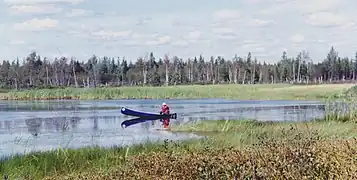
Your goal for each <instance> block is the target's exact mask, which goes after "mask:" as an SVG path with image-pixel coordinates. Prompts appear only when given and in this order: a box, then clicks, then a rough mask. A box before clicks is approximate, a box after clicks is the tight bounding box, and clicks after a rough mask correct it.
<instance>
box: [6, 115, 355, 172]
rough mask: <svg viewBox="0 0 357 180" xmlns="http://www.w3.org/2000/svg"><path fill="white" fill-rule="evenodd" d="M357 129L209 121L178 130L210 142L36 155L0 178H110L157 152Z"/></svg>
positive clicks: (11, 164) (341, 134) (340, 135)
mask: <svg viewBox="0 0 357 180" xmlns="http://www.w3.org/2000/svg"><path fill="white" fill-rule="evenodd" d="M356 130H357V129H356V127H355V126H354V124H353V122H339V121H313V122H296V123H293V122H257V121H249V120H235V121H232V120H231V121H227V120H222V121H203V122H200V123H197V124H187V125H184V126H179V127H176V128H174V127H173V128H172V131H175V132H194V133H198V134H200V135H208V138H204V139H199V140H186V141H182V142H171V143H170V142H164V143H145V144H142V145H135V146H128V147H113V148H109V149H102V148H99V147H94V148H81V149H76V150H68V149H58V150H54V151H48V152H40V153H31V154H29V155H25V156H14V157H11V158H10V159H9V160H2V161H0V174H1V175H4V174H7V175H9V176H10V178H11V179H13V178H15V177H32V178H34V179H42V178H44V177H46V176H52V177H57V178H59V177H62V176H70V175H75V176H76V175H78V174H80V173H81V172H84V173H92V172H96V173H95V174H100V173H104V174H106V173H110V172H113V171H116V170H118V169H126V167H128V166H129V164H131V163H132V160H131V158H135V157H136V156H141V155H146V154H147V155H148V154H150V153H153V152H154V153H155V152H156V153H160V152H161V153H173V152H174V153H178V154H185V153H187V152H200V151H202V150H204V149H207V148H209V149H222V148H225V147H234V148H238V149H242V150H243V149H245V148H247V147H252V146H256V145H257V144H264V143H268V142H272V141H274V140H282V141H285V142H290V141H291V142H292V141H293V140H294V139H296V138H297V137H298V136H299V138H300V139H309V138H311V137H314V136H316V135H317V134H318V135H319V137H320V138H322V139H328V138H333V139H346V138H351V137H356V135H357V134H356V133H357V131H356ZM143 168H144V167H143ZM146 168H149V167H146ZM117 178H118V177H117Z"/></svg>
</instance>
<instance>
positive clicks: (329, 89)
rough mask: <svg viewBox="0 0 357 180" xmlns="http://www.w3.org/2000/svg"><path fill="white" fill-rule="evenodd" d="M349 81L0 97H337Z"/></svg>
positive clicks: (30, 93) (68, 90)
mask: <svg viewBox="0 0 357 180" xmlns="http://www.w3.org/2000/svg"><path fill="white" fill-rule="evenodd" d="M352 86H353V84H326V85H306V86H305V85H288V84H275V85H272V84H264V85H192V86H188V85H185V86H169V87H120V88H78V89H76V88H66V89H41V90H24V91H10V92H9V93H6V94H2V99H15V100H30V99H167V98H169V99H170V98H171V99H172V98H179V99H192V98H227V99H245V100H248V99H259V100H263V99H275V100H279V99H289V100H293V99H298V100H306V99H309V100H314V99H315V100H317V99H326V98H330V97H339V96H340V95H342V94H343V93H344V92H345V91H346V90H348V89H349V88H351V87H352Z"/></svg>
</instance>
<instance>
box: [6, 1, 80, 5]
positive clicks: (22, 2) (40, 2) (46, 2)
mask: <svg viewBox="0 0 357 180" xmlns="http://www.w3.org/2000/svg"><path fill="white" fill-rule="evenodd" d="M84 1H85V0H4V3H6V4H10V5H15V4H23V5H25V4H53V3H71V4H78V3H81V2H84Z"/></svg>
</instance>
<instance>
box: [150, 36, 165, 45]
mask: <svg viewBox="0 0 357 180" xmlns="http://www.w3.org/2000/svg"><path fill="white" fill-rule="evenodd" d="M171 40H172V38H171V37H170V36H167V35H166V36H158V37H156V38H155V40H150V41H147V42H146V43H145V44H146V45H165V44H168V43H170V42H171Z"/></svg>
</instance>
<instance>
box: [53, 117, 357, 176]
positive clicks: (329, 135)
mask: <svg viewBox="0 0 357 180" xmlns="http://www.w3.org/2000/svg"><path fill="white" fill-rule="evenodd" d="M247 127H249V128H251V129H247ZM176 130H177V131H179V130H180V131H200V132H211V134H210V135H209V137H208V138H207V139H202V140H194V141H192V140H191V141H190V142H164V143H163V144H161V145H159V147H160V148H156V149H155V150H152V151H150V150H149V151H145V152H141V153H140V152H139V153H135V155H134V154H133V155H132V156H128V157H127V160H126V161H125V163H122V164H120V166H115V167H114V166H112V168H109V169H107V170H104V169H101V170H96V171H82V172H80V171H73V172H72V173H70V174H68V173H67V174H66V175H64V174H59V173H57V174H53V175H52V176H49V177H47V179H65V178H67V179H84V178H90V179H182V178H183V177H184V178H185V179H233V178H238V179H246V178H248V179H276V178H278V179H299V178H302V179H309V178H318V179H331V178H332V179H336V178H337V179H350V178H351V177H354V176H355V175H357V159H356V158H353V157H355V156H354V155H355V153H356V152H357V141H356V140H355V139H354V137H356V131H355V130H356V129H355V127H354V126H352V124H348V123H342V122H338V121H335V122H333V121H330V122H323V121H320V122H317V121H316V122H304V123H301V122H300V123H298V122H296V123H291V122H282V123H271V122H257V121H248V120H246V121H239V120H235V121H227V120H222V121H203V122H201V123H197V124H191V125H186V126H181V127H180V128H177V129H176Z"/></svg>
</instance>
